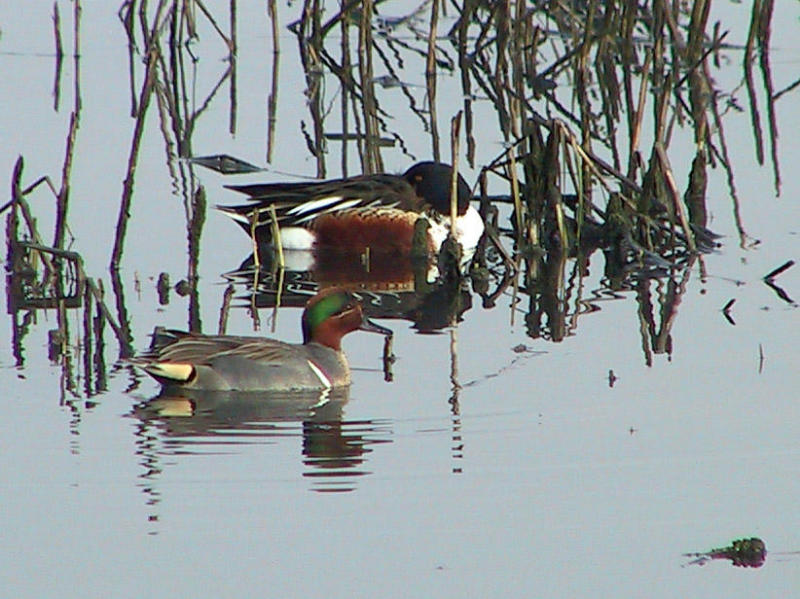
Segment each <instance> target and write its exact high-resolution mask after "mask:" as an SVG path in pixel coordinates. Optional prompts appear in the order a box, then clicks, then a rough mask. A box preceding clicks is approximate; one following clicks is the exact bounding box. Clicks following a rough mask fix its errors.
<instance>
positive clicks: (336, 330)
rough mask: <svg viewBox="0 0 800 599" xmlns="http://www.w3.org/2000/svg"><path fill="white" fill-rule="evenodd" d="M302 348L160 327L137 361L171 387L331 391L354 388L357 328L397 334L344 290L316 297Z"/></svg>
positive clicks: (306, 318)
mask: <svg viewBox="0 0 800 599" xmlns="http://www.w3.org/2000/svg"><path fill="white" fill-rule="evenodd" d="M301 326H302V331H303V342H302V343H297V344H294V343H286V342H284V341H279V340H277V339H270V338H265V337H254V336H249V337H248V336H234V335H201V334H197V333H188V332H185V331H176V330H172V329H166V328H163V327H156V329H155V331H154V332H153V338H152V343H151V345H150V349H149V350H148V351H146V352H144V353H143V354H141V355H139V356H136V357H134V358H132V359H130V360H129V361H130V362H131V363H132V364H133V365H134V366H136V367H139V368H141V369H142V370H143V371H144V372H146V373H147V374H149V375H150V376H152V377H153V378H154V379H156V381H158V382H159V383H161V385H162V387H164V388H165V389H181V390H198V391H242V392H246V391H261V392H291V391H305V392H308V391H325V390H335V389H341V388H345V387H347V386H349V385H350V380H351V379H350V367H349V365H348V363H347V358H346V357H345V354H344V352H343V351H342V347H341V341H342V337H344V336H345V335H347V334H348V333H351V332H353V331H356V330H362V331H368V332H374V333H380V334H383V335H386V336H391V335H392V331H391V330H390V329H388V328H386V327H383V326H381V325H378V324H376V323H374V322H372V321H371V320H369V319H368V318H367V317H366V316H365V314H364V311H363V307H362V305H361V303H360V302H359V301H358V300H357V298H356V297H355V296H354V295H353V294H352V293H351V292H349V291H347V290H346V289H343V288H337V287H333V288H328V289H325V290H322V291H320V292H319V293H317V294H316V295H314V296H313V297H312V298H311V299H310V300H309V301H308V302H307V303H306V306H305V309H304V310H303V316H302V319H301Z"/></svg>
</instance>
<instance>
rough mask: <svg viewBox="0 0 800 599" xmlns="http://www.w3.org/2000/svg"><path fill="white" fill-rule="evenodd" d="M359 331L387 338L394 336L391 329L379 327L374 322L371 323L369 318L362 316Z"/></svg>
mask: <svg viewBox="0 0 800 599" xmlns="http://www.w3.org/2000/svg"><path fill="white" fill-rule="evenodd" d="M358 330H359V331H367V332H370V333H380V334H381V335H386V336H388V337H392V336H394V331H392V329H387V328H386V327H384V326H381V325H379V324H377V323H375V322H372V321H371V320H370V319H369V318H367V317H366V316H364V320H363V321H361V326H360V327H358Z"/></svg>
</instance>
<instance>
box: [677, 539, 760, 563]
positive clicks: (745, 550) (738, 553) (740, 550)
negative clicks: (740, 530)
mask: <svg viewBox="0 0 800 599" xmlns="http://www.w3.org/2000/svg"><path fill="white" fill-rule="evenodd" d="M683 555H684V556H685V557H694V558H696V559H693V560H692V561H690V562H689V564H687V565H697V566H704V565H705V564H706V563H708V562H709V561H711V560H712V559H729V560H731V563H732V564H733V565H734V566H738V567H741V568H760V567H761V566H763V565H764V562H765V561H766V559H767V546H766V544H765V543H764V541H762V540H761V539H759V538H758V537H751V538H749V539H737V540H736V541H734V542H733V543H731V545H730V546H729V547H721V548H718V549H712V550H711V551H706V552H705V553H684V554H683Z"/></svg>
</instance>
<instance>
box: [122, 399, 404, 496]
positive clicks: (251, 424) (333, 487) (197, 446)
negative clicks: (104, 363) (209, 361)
mask: <svg viewBox="0 0 800 599" xmlns="http://www.w3.org/2000/svg"><path fill="white" fill-rule="evenodd" d="M348 399H349V389H348V388H347V387H345V388H341V389H333V390H322V391H313V392H312V391H294V392H282V393H274V392H272V393H267V392H260V393H254V392H250V393H242V392H233V391H213V392H209V391H197V390H190V391H187V390H180V389H175V388H172V389H164V390H162V392H161V394H159V395H158V396H156V397H154V398H153V399H150V400H148V401H145V402H142V403H141V404H139V405H137V406H136V407H135V408H134V409H133V411H132V413H131V415H132V416H133V417H135V418H137V419H138V420H139V421H140V422H141V427H140V428H139V429H138V431H137V434H136V436H137V439H138V440H137V445H138V450H137V453H138V454H139V455H140V456H141V457H142V458H143V463H144V464H146V465H147V467H148V476H147V477H146V478H149V479H153V478H157V476H158V475H159V474H160V472H161V470H162V469H163V466H156V465H157V464H160V463H161V462H162V459H161V457H162V456H164V455H170V456H180V455H187V454H195V455H196V454H201V455H202V454H209V453H213V454H219V453H220V452H225V453H228V452H230V453H235V452H236V449H235V448H236V447H241V446H243V445H263V444H269V445H272V444H275V443H277V442H278V441H280V440H284V439H286V438H290V437H295V436H301V437H302V461H303V464H304V466H305V470H304V472H303V473H302V474H303V476H304V477H309V478H312V479H313V480H314V481H315V484H314V487H313V490H316V491H326V492H330V491H351V490H353V489H355V479H356V478H357V477H360V476H364V475H366V474H369V471H366V470H364V469H363V467H362V466H363V463H364V461H365V457H366V455H367V454H368V453H370V452H371V451H372V449H371V448H370V445H373V444H375V443H386V442H390V440H391V430H390V428H389V426H388V424H387V423H385V422H375V421H370V420H362V421H354V422H348V421H346V420H344V418H343V408H344V406H345V404H346V403H347V401H348ZM298 423H299V426H298ZM156 437H157V438H158V439H159V440H160V443H154V442H153V440H154V438H156ZM226 448H227V449H226Z"/></svg>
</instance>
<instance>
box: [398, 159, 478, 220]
mask: <svg viewBox="0 0 800 599" xmlns="http://www.w3.org/2000/svg"><path fill="white" fill-rule="evenodd" d="M403 178H404V179H405V180H406V181H408V182H409V183H410V184H411V186H412V187H413V188H414V190H415V191H416V192H417V195H418V196H420V197H421V198H424V199H425V201H426V202H427V203H428V204H430V205H431V206H433V208H434V209H435V210H436V211H437V212H440V213H442V214H450V182H451V181H452V180H453V167H452V166H450V165H449V164H444V163H442V162H418V163H417V164H415V165H414V166H412V167H411V168H410V169H408V170H407V171H406V172H405V173H403ZM457 184H458V200H457V206H458V214H459V216H462V215H463V214H464V213H465V212H466V211H467V208H469V201H470V199H471V198H472V192H471V191H470V189H469V185H467V182H466V181H464V177H462V176H461V175H458V183H457Z"/></svg>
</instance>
